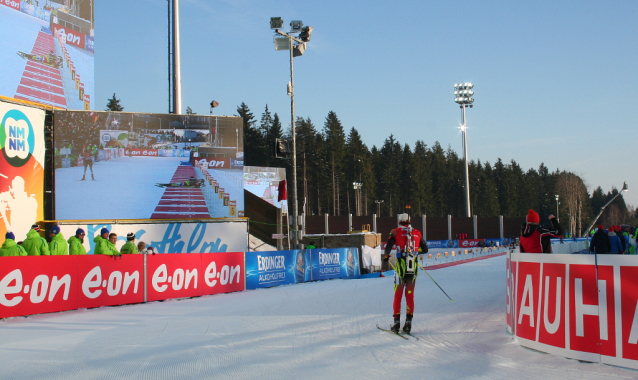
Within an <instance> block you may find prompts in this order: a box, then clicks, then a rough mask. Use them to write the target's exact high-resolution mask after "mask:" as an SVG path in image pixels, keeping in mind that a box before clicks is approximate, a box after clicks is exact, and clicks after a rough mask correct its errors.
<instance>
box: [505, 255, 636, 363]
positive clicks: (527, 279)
mask: <svg viewBox="0 0 638 380" xmlns="http://www.w3.org/2000/svg"><path fill="white" fill-rule="evenodd" d="M506 281H507V287H506V289H507V295H506V320H507V323H508V329H509V330H510V331H511V330H513V331H514V333H515V335H516V336H517V339H518V341H519V342H520V343H521V344H522V345H523V346H526V347H530V348H533V349H536V350H540V351H545V352H549V353H553V354H557V355H563V356H566V357H570V358H574V359H579V360H587V361H594V362H602V363H608V364H613V365H619V366H625V367H630V368H638V292H636V291H635V289H637V288H638V262H636V261H635V258H634V257H631V256H623V255H599V256H598V258H597V260H596V257H595V256H593V255H538V254H536V255H535V254H521V253H512V254H511V255H510V256H509V261H508V262H507V280H506Z"/></svg>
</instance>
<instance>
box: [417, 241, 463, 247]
mask: <svg viewBox="0 0 638 380" xmlns="http://www.w3.org/2000/svg"><path fill="white" fill-rule="evenodd" d="M425 243H426V244H427V245H428V248H458V247H459V243H458V240H428V241H426V242H425Z"/></svg>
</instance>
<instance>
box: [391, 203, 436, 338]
mask: <svg viewBox="0 0 638 380" xmlns="http://www.w3.org/2000/svg"><path fill="white" fill-rule="evenodd" d="M398 219H399V227H398V228H395V229H393V230H392V231H391V232H390V238H389V239H388V243H387V244H386V246H385V251H384V255H383V260H384V261H388V260H389V259H390V252H391V251H392V247H393V246H396V266H395V267H394V303H393V305H392V306H393V314H392V317H393V318H394V323H393V324H392V327H391V328H390V330H391V331H392V332H394V333H396V334H398V333H399V326H400V324H401V301H402V299H403V293H404V291H405V301H406V304H407V305H406V316H405V324H404V325H403V331H404V332H405V333H407V334H409V333H410V331H411V330H412V316H413V315H414V287H415V285H416V277H417V275H418V265H419V264H418V261H417V259H418V257H417V256H418V254H419V253H421V252H423V253H427V252H428V246H427V245H426V243H425V241H424V240H423V236H422V235H421V231H419V230H417V229H416V228H412V225H411V224H410V217H409V216H408V214H400V215H399V216H398Z"/></svg>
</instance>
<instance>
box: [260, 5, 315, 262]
mask: <svg viewBox="0 0 638 380" xmlns="http://www.w3.org/2000/svg"><path fill="white" fill-rule="evenodd" d="M283 25H284V20H282V19H281V17H271V18H270V29H273V30H274V31H275V33H276V35H275V37H274V42H275V50H290V82H288V96H290V125H291V127H292V219H293V226H294V228H293V234H294V235H293V239H292V244H293V249H297V248H299V238H300V231H299V230H298V229H299V224H300V223H299V214H298V209H297V136H296V135H297V133H296V131H295V76H294V71H293V58H294V57H298V56H300V55H303V53H304V51H305V50H306V42H308V41H310V34H311V33H312V29H313V28H312V27H310V26H305V27H304V26H303V22H302V21H301V20H293V21H291V22H290V33H286V32H282V31H281V30H279V29H281V28H282V27H283ZM293 34H298V37H295V36H293ZM280 36H281V37H280Z"/></svg>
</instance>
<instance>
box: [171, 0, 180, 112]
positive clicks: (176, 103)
mask: <svg viewBox="0 0 638 380" xmlns="http://www.w3.org/2000/svg"><path fill="white" fill-rule="evenodd" d="M172 1H173V29H172V32H173V33H172V34H173V76H172V80H173V113H174V114H176V115H179V114H181V113H182V74H181V68H180V66H181V55H180V46H179V39H180V37H179V0H172Z"/></svg>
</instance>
